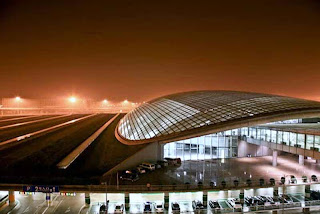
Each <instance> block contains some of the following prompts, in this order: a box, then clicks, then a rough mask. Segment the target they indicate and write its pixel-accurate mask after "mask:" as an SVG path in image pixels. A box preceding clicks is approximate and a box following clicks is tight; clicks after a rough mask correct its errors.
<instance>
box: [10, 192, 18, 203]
mask: <svg viewBox="0 0 320 214" xmlns="http://www.w3.org/2000/svg"><path fill="white" fill-rule="evenodd" d="M15 202H16V197H15V195H14V191H11V190H10V191H9V204H10V205H11V204H14V203H15Z"/></svg>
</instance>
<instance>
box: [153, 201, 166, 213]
mask: <svg viewBox="0 0 320 214" xmlns="http://www.w3.org/2000/svg"><path fill="white" fill-rule="evenodd" d="M153 206H154V210H155V211H156V212H157V213H163V212H164V209H163V204H159V203H158V204H157V203H154V204H153Z"/></svg>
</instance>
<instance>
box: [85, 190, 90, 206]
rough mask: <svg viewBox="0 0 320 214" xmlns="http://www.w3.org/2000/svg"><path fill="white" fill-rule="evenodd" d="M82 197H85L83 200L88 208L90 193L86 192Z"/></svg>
mask: <svg viewBox="0 0 320 214" xmlns="http://www.w3.org/2000/svg"><path fill="white" fill-rule="evenodd" d="M84 197H85V199H84V201H85V205H86V206H90V193H88V192H86V193H84Z"/></svg>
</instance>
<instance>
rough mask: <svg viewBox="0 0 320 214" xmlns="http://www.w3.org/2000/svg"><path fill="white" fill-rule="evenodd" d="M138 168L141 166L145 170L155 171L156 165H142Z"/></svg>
mask: <svg viewBox="0 0 320 214" xmlns="http://www.w3.org/2000/svg"><path fill="white" fill-rule="evenodd" d="M139 166H141V167H143V168H145V169H147V170H150V171H153V170H156V165H154V164H153V163H142V164H140V165H139Z"/></svg>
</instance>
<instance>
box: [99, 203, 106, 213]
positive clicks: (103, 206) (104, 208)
mask: <svg viewBox="0 0 320 214" xmlns="http://www.w3.org/2000/svg"><path fill="white" fill-rule="evenodd" d="M99 212H100V213H101V214H102V213H107V206H106V205H105V204H102V205H101V206H100V208H99Z"/></svg>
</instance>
